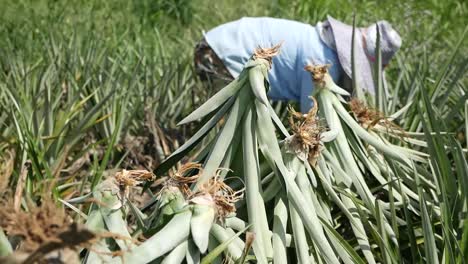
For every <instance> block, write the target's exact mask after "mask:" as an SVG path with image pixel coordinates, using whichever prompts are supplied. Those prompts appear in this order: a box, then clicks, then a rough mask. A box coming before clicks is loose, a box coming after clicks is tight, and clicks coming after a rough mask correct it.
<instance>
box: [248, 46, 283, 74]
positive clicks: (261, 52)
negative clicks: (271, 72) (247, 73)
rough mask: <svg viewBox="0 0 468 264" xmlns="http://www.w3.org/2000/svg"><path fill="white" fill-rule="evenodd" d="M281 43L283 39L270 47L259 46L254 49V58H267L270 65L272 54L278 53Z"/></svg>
mask: <svg viewBox="0 0 468 264" xmlns="http://www.w3.org/2000/svg"><path fill="white" fill-rule="evenodd" d="M282 45H283V41H282V42H280V43H279V44H277V45H275V46H273V47H271V48H261V47H260V46H259V47H258V48H256V49H255V51H254V55H253V57H254V59H264V60H267V61H268V62H269V64H270V68H271V65H272V59H273V57H274V56H276V55H278V54H279V53H280V48H281V46H282Z"/></svg>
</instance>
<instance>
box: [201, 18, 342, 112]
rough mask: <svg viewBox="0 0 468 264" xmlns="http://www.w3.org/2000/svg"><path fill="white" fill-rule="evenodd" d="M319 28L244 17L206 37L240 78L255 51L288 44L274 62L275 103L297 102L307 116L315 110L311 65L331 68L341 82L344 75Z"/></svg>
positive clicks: (272, 95) (272, 96)
mask: <svg viewBox="0 0 468 264" xmlns="http://www.w3.org/2000/svg"><path fill="white" fill-rule="evenodd" d="M317 30H318V29H317V27H313V26H311V25H308V24H304V23H300V22H296V21H290V20H285V19H277V18H269V17H259V18H250V17H244V18H242V19H240V20H236V21H233V22H229V23H227V24H223V25H220V26H218V27H216V28H214V29H212V30H211V31H209V32H208V33H206V34H205V39H206V41H207V42H208V44H209V45H210V46H211V48H212V49H213V50H214V51H215V53H216V54H217V55H218V57H219V58H220V59H221V60H222V61H223V63H224V64H225V65H226V67H227V69H228V70H229V72H230V73H231V74H232V75H233V76H234V77H237V76H238V75H239V73H240V72H241V71H242V69H243V65H244V64H245V63H246V62H247V61H248V59H249V58H250V57H251V56H252V54H253V52H254V50H255V48H257V47H258V46H261V47H272V46H274V45H276V44H278V43H280V42H282V41H284V43H283V46H282V47H281V51H280V54H279V55H278V56H276V57H274V58H273V68H272V69H271V70H270V72H269V76H268V78H269V82H270V91H269V92H268V96H269V98H270V99H273V100H293V101H298V102H299V103H300V105H301V112H303V113H306V112H307V111H308V110H309V109H310V108H311V107H312V101H311V99H310V98H309V96H310V95H311V93H312V90H313V83H312V77H311V74H310V73H309V72H306V71H305V70H304V66H306V65H307V64H310V63H314V64H331V65H332V67H331V69H330V74H331V76H332V78H333V79H334V81H335V82H336V81H338V78H339V77H340V74H341V72H342V69H341V66H340V64H339V61H338V57H337V55H336V53H335V51H334V50H332V49H331V48H329V47H328V46H327V45H326V44H325V43H324V42H323V41H322V40H321V39H320V35H319V32H318V31H317Z"/></svg>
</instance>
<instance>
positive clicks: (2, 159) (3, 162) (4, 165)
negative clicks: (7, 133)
mask: <svg viewBox="0 0 468 264" xmlns="http://www.w3.org/2000/svg"><path fill="white" fill-rule="evenodd" d="M15 157H16V151H15V150H14V149H12V150H6V151H5V152H4V153H3V155H0V195H1V194H2V193H4V192H6V191H7V187H8V183H9V182H10V177H11V174H12V173H13V170H14V166H15Z"/></svg>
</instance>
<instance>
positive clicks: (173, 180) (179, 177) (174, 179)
mask: <svg viewBox="0 0 468 264" xmlns="http://www.w3.org/2000/svg"><path fill="white" fill-rule="evenodd" d="M192 170H197V174H195V175H193V176H185V174H187V173H188V172H190V171H192ZM202 172H203V169H202V166H201V165H200V164H198V163H195V162H188V163H185V164H184V165H182V167H180V168H179V170H178V171H177V172H176V173H174V174H172V175H169V178H167V179H166V182H165V183H164V187H163V189H164V188H167V187H177V188H179V190H180V191H181V192H182V193H183V194H184V196H185V197H189V196H191V195H192V191H191V190H190V186H189V184H191V183H194V182H196V181H197V179H198V178H199V177H200V174H201V173H202Z"/></svg>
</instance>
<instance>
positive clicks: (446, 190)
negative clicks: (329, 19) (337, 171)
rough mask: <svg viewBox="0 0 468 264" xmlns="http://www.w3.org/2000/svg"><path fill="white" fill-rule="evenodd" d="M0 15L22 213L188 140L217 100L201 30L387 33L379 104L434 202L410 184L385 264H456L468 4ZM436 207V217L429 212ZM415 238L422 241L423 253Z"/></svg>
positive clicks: (190, 6) (9, 178)
mask: <svg viewBox="0 0 468 264" xmlns="http://www.w3.org/2000/svg"><path fill="white" fill-rule="evenodd" d="M0 6H2V8H0V193H2V192H5V190H12V191H10V192H14V190H15V188H16V186H17V183H18V180H19V178H20V174H21V173H20V172H21V171H22V170H24V169H25V166H24V164H25V163H26V162H27V161H30V162H31V167H30V168H29V171H28V177H27V181H26V185H25V192H24V193H25V196H24V197H23V199H22V201H23V205H25V204H26V203H27V201H28V200H33V201H37V200H38V199H39V197H40V196H41V195H42V194H43V193H44V192H46V191H47V189H48V188H46V187H47V185H48V184H49V183H50V182H54V181H53V179H57V182H55V183H56V185H54V188H53V196H54V198H64V197H69V195H70V192H71V189H73V190H74V191H77V193H74V194H73V197H75V198H76V197H81V196H82V195H86V194H87V193H88V192H89V190H90V189H94V188H95V187H96V186H97V185H98V184H99V183H100V182H101V181H102V179H103V178H104V177H105V176H106V175H107V174H108V173H109V170H112V169H116V168H147V169H149V170H154V169H155V168H156V165H158V164H159V163H160V162H161V161H162V160H163V159H164V158H166V157H167V156H168V155H169V154H170V153H171V152H172V151H174V150H175V149H177V148H178V147H179V146H180V145H182V143H183V142H185V141H186V140H187V139H188V138H189V137H190V136H191V135H193V133H194V132H195V131H196V129H197V128H198V127H196V125H193V124H188V125H184V126H181V127H177V126H176V124H177V123H178V122H179V121H181V120H182V119H183V117H185V116H187V115H188V114H190V113H191V112H192V111H193V110H194V109H196V108H197V107H198V106H200V105H201V104H202V103H203V102H205V101H206V100H207V99H208V98H209V97H210V96H211V95H213V94H214V92H215V90H214V89H213V88H211V87H206V85H205V84H203V83H200V82H199V81H198V80H197V78H196V77H195V75H194V73H193V69H192V67H193V66H192V55H193V54H192V53H193V47H194V45H195V44H196V42H197V41H198V40H199V39H201V37H202V31H208V30H209V29H210V28H212V27H214V26H217V25H219V24H221V23H223V22H228V21H230V20H234V19H238V18H240V17H242V16H273V17H282V18H290V19H295V20H299V21H303V22H307V23H311V24H315V23H316V22H317V21H319V20H322V19H324V18H325V16H326V15H327V14H330V15H332V16H334V17H335V18H337V19H341V20H343V21H345V22H347V23H349V24H352V17H353V12H355V14H356V19H357V25H358V26H364V25H368V24H369V23H372V22H375V21H376V20H380V19H386V20H388V21H390V22H391V23H392V25H393V26H394V27H395V28H396V29H397V31H399V32H400V34H401V36H402V39H403V46H402V49H401V50H400V51H399V53H398V55H397V57H396V58H395V59H394V60H393V61H392V63H391V64H390V66H389V68H388V69H387V71H386V80H387V85H388V86H389V89H390V91H391V94H390V97H389V98H387V99H386V101H380V102H381V103H380V104H379V106H380V107H383V109H382V110H384V112H386V113H389V114H392V113H395V112H397V111H398V110H400V109H402V108H403V107H405V106H406V108H404V109H405V111H403V112H401V113H400V115H399V117H398V118H397V122H398V124H400V125H401V126H402V127H403V128H404V129H406V130H408V131H409V132H411V133H415V135H416V136H415V137H416V138H417V140H416V139H415V140H414V141H413V142H410V143H408V144H409V145H410V146H413V147H414V148H415V149H417V150H419V151H423V152H426V153H428V154H429V155H430V159H429V163H428V164H429V165H428V166H427V168H426V169H429V171H430V173H431V175H432V176H433V177H434V182H432V184H433V185H434V186H435V187H434V188H435V189H434V192H435V194H434V193H430V194H429V193H426V191H427V189H425V188H418V187H421V185H424V183H421V182H418V181H419V178H418V176H416V178H415V181H416V183H415V184H414V186H413V187H415V188H414V189H413V191H415V192H419V195H420V197H422V198H421V200H420V201H419V203H420V205H419V206H420V207H421V208H422V212H421V216H420V218H417V217H415V216H414V215H413V214H412V213H411V212H409V211H408V210H406V211H405V216H406V219H407V220H408V226H406V228H405V229H400V230H398V231H399V232H400V235H401V238H402V241H405V244H404V245H399V247H395V246H394V245H392V246H391V247H390V248H389V251H388V252H387V254H386V255H385V256H384V257H383V258H382V259H385V260H389V262H391V261H390V260H394V259H395V258H396V259H398V260H402V259H405V260H408V261H407V262H408V263H410V262H411V261H409V260H411V259H413V260H417V261H421V260H422V259H424V260H426V261H430V260H433V262H436V260H439V261H440V260H442V255H441V254H442V252H445V254H444V260H445V262H446V263H464V262H463V256H462V255H461V254H460V252H466V249H467V248H468V232H467V230H468V228H467V226H468V220H467V219H466V210H467V209H466V208H467V203H468V194H467V191H466V190H468V179H467V178H466V175H468V168H467V165H466V160H467V154H466V148H467V142H468V140H467V138H468V135H467V129H468V128H467V126H466V123H465V122H466V120H467V115H468V114H467V108H466V101H467V100H468V92H467V91H468V88H467V87H468V82H467V81H468V79H467V78H466V70H467V67H468V66H467V65H468V63H467V62H468V58H467V54H468V48H467V47H468V46H467V45H466V44H467V42H466V35H467V34H468V32H467V28H468V27H466V23H465V21H466V15H467V14H468V12H467V8H468V7H467V3H466V2H465V1H416V0H414V1H326V0H317V1H305V0H296V1H284V0H276V1H259V0H256V1H245V2H243V3H239V1H234V0H221V1H208V0H193V1H189V0H152V1H150V0H142V1H123V0H115V1H95V0H91V1H85V0H71V1H53V0H37V1H32V0H20V1H13V0H0ZM382 102H384V104H382ZM208 142H209V140H206V142H202V143H203V145H207V144H208ZM392 142H394V143H395V142H397V140H395V141H392ZM355 144H358V143H355ZM356 149H359V147H357V145H356V146H354V150H356ZM362 155H364V154H362ZM9 164H11V165H9ZM389 164H390V165H392V162H391V161H390V162H389ZM415 170H417V168H415ZM10 171H11V173H9V172H10ZM395 171H397V170H396V169H395ZM401 173H402V174H401V175H407V173H408V172H402V171H401ZM415 175H418V173H415ZM389 177H390V176H389ZM402 177H404V176H402ZM389 179H391V177H390V178H389ZM77 184H78V187H77V188H69V187H67V186H75V185H77ZM2 186H7V188H6V189H5V190H1V187H2ZM390 189H391V188H390ZM335 191H336V192H337V193H339V192H343V193H339V195H345V193H346V192H347V190H341V189H340V190H335ZM389 192H390V191H389ZM405 199H406V198H405ZM348 200H349V201H351V199H348ZM361 202H362V201H358V200H353V203H355V204H356V203H361ZM426 202H427V203H426ZM433 203H436V204H437V205H440V215H434V214H433V209H434V208H432V205H431V204H433ZM426 204H428V205H426ZM356 207H357V208H359V206H356ZM81 209H83V208H81ZM379 210H381V208H380V207H379V205H378V204H376V205H375V207H374V211H372V212H371V214H372V215H375V216H378V217H383V216H382V213H381V211H379ZM395 210H396V209H395V208H393V211H395ZM463 212H464V215H463ZM368 213H369V212H363V214H368ZM399 216H401V215H399ZM76 220H77V221H78V222H84V219H82V218H80V217H79V216H78V215H77V216H76ZM321 220H322V221H323V219H321ZM380 220H381V219H380V218H377V217H376V219H375V222H372V223H366V228H367V229H372V232H371V231H369V233H370V234H372V235H373V238H372V239H373V241H377V242H376V243H377V244H379V245H380V246H381V245H386V243H387V241H388V240H389V238H388V237H379V236H378V234H379V231H380V230H381V229H382V228H383V227H382V226H381V222H379V221H380ZM392 220H394V221H396V217H394V218H393V219H392ZM393 224H394V225H396V224H395V223H393ZM329 227H330V230H329V231H330V233H333V230H332V229H331V226H329ZM327 228H328V227H327ZM408 230H409V232H408ZM462 230H464V231H462ZM455 231H457V232H455ZM333 234H334V235H336V236H337V239H338V240H339V239H341V237H338V235H340V234H335V233H333ZM1 235H2V232H0V238H2V237H1ZM341 235H342V234H341ZM441 238H443V240H442V239H441ZM2 239H3V238H2ZM422 239H424V241H428V242H430V243H424V246H423V247H421V245H420V244H421V241H422ZM351 244H353V243H351ZM345 248H346V249H347V250H350V249H349V248H350V246H349V245H345ZM2 250H3V249H2V248H0V252H2ZM428 251H431V252H433V253H434V254H428ZM359 257H361V256H359ZM464 257H466V255H465V256H464ZM356 258H357V257H356Z"/></svg>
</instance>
